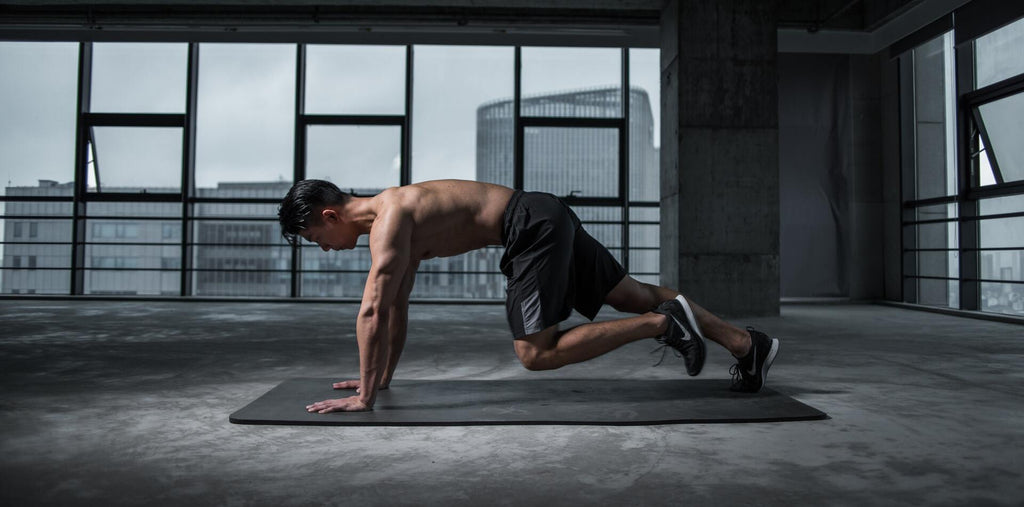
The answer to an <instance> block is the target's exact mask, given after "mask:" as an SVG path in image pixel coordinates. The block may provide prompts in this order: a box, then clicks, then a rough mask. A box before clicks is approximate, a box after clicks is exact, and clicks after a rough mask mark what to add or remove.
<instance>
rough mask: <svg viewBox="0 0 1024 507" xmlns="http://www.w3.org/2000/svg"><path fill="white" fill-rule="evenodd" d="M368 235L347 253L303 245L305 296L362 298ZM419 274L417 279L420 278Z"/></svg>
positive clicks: (303, 293)
mask: <svg viewBox="0 0 1024 507" xmlns="http://www.w3.org/2000/svg"><path fill="white" fill-rule="evenodd" d="M367 245H368V243H367V237H366V236H363V237H360V238H359V241H358V242H357V243H356V248H355V249H353V250H351V251H345V252H324V251H323V250H321V249H320V248H319V247H318V246H316V245H310V244H304V245H303V247H302V271H303V272H302V275H301V276H302V296H303V297H344V298H360V297H362V295H363V287H364V286H365V285H366V277H367V273H368V272H369V270H370V249H369V247H368V246H367ZM421 276H422V275H420V276H417V280H420V277H421Z"/></svg>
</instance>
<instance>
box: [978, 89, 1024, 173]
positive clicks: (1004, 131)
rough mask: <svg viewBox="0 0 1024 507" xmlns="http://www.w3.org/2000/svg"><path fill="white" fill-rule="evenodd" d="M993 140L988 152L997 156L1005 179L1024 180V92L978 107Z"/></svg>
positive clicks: (996, 162)
mask: <svg viewBox="0 0 1024 507" xmlns="http://www.w3.org/2000/svg"><path fill="white" fill-rule="evenodd" d="M978 110H979V112H980V113H981V121H982V122H983V123H984V127H985V132H986V133H987V134H988V140H989V142H990V143H991V145H990V146H987V148H988V152H989V156H990V157H993V158H994V159H995V164H996V166H997V167H993V168H992V169H993V170H998V172H999V173H1000V174H1001V175H1002V179H1003V181H1004V182H1006V183H1008V182H1011V181H1021V180H1024V143H1021V142H1020V140H1021V138H1022V136H1024V93H1018V94H1017V95H1011V96H1009V97H1006V98H1003V99H1000V100H997V101H994V102H989V103H988V104H983V105H981V106H980V107H979V108H978Z"/></svg>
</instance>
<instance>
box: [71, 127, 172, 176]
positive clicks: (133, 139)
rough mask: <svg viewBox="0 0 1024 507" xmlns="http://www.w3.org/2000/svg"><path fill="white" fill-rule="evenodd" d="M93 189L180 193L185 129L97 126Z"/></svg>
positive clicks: (91, 172) (92, 153) (92, 158)
mask: <svg viewBox="0 0 1024 507" xmlns="http://www.w3.org/2000/svg"><path fill="white" fill-rule="evenodd" d="M92 131H93V142H92V143H90V145H91V150H90V156H89V160H90V164H89V190H90V191H93V192H142V191H147V192H179V191H180V189H181V156H182V151H181V150H182V129H180V128H176V127H172V128H154V127H94V128H93V129H92Z"/></svg>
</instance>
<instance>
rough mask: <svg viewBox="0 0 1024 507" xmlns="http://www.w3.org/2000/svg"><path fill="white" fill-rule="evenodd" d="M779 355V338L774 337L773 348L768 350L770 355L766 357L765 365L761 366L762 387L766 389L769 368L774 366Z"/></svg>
mask: <svg viewBox="0 0 1024 507" xmlns="http://www.w3.org/2000/svg"><path fill="white" fill-rule="evenodd" d="M777 355H779V339H778V338H772V348H771V349H770V350H768V357H766V358H764V365H763V366H761V389H764V385H765V384H767V383H768V369H769V368H771V367H772V363H774V362H775V356H777ZM761 389H758V391H760V390H761Z"/></svg>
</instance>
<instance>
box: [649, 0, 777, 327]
mask: <svg viewBox="0 0 1024 507" xmlns="http://www.w3.org/2000/svg"><path fill="white" fill-rule="evenodd" d="M777 18H778V6H777V4H776V2H774V1H761V0H723V1H716V2H706V1H698V0H670V1H669V2H668V4H667V5H666V7H665V9H664V10H663V12H662V22H661V32H662V43H661V51H662V93H661V97H662V99H661V100H662V104H661V111H662V133H661V135H662V138H661V139H662V143H661V185H662V189H661V282H662V285H665V286H668V287H673V288H676V289H678V290H680V291H681V292H682V293H684V294H686V295H687V297H690V298H692V299H694V300H695V301H697V302H698V303H699V304H701V305H702V306H704V307H705V308H707V309H708V310H710V311H712V312H714V313H716V314H718V315H722V316H727V317H735V316H759V315H777V314H778V313H779V162H778V159H779V157H778V151H779V146H778V84H777V74H778V70H777V51H776V40H777V39H776V25H777Z"/></svg>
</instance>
